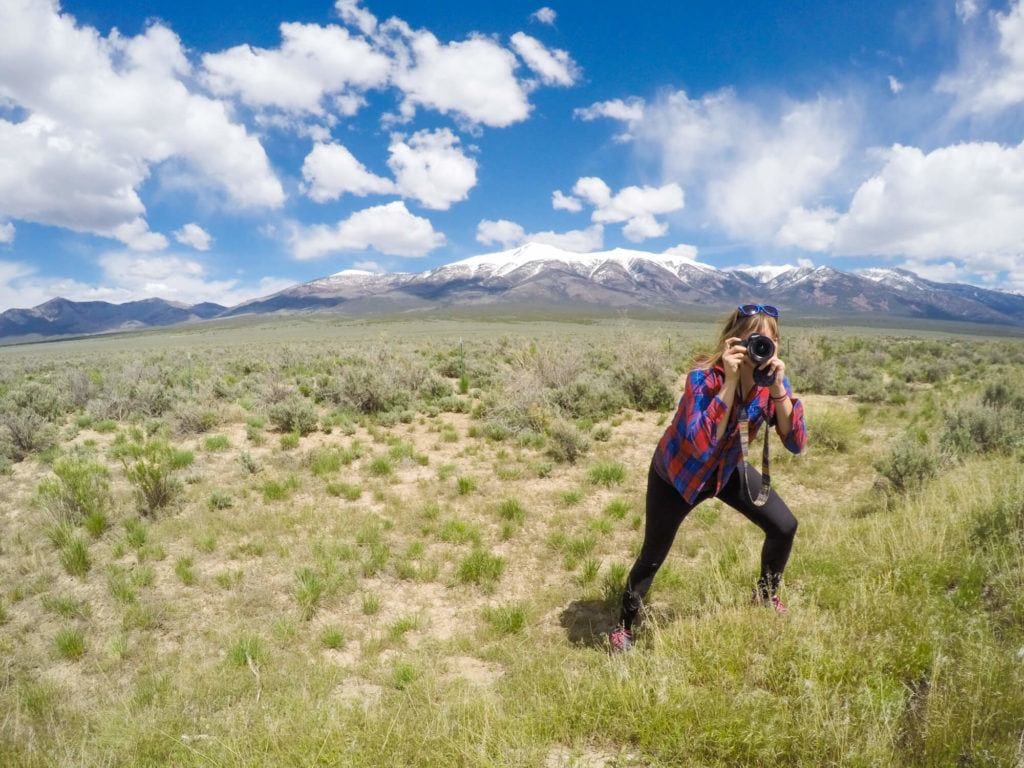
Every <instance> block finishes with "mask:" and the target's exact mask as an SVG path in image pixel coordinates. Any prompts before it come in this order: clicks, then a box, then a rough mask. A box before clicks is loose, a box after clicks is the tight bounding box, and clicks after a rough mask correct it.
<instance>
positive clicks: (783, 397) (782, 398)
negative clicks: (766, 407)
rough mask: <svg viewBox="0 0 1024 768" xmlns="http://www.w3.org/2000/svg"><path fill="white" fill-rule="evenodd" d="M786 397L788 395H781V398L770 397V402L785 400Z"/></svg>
mask: <svg viewBox="0 0 1024 768" xmlns="http://www.w3.org/2000/svg"><path fill="white" fill-rule="evenodd" d="M788 397H789V395H783V396H782V397H772V400H774V401H775V402H778V401H779V400H785V399H786V398H788Z"/></svg>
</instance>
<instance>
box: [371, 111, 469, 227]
mask: <svg viewBox="0 0 1024 768" xmlns="http://www.w3.org/2000/svg"><path fill="white" fill-rule="evenodd" d="M388 152H389V153H390V154H391V157H390V158H389V159H388V166H389V167H390V168H391V170H392V172H394V174H395V184H396V186H397V188H398V191H399V192H400V193H401V194H402V195H403V196H405V197H412V198H414V199H416V200H419V201H420V202H421V203H422V204H423V205H424V206H425V207H427V208H431V209H434V210H447V209H448V208H450V207H451V204H452V203H456V202H459V201H460V200H465V199H466V197H467V195H468V194H469V190H470V189H472V188H473V187H474V186H476V160H474V159H473V158H471V157H468V156H467V155H466V154H464V153H463V151H462V149H461V148H460V147H459V138H458V136H456V135H455V134H454V133H452V132H451V131H450V130H448V129H447V128H440V129H438V130H436V131H426V130H424V131H417V132H416V133H414V134H413V135H412V136H411V137H410V138H409V140H408V141H406V140H405V138H404V137H403V136H401V135H399V134H396V135H394V136H392V139H391V146H390V147H388Z"/></svg>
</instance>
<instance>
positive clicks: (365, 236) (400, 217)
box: [290, 201, 445, 259]
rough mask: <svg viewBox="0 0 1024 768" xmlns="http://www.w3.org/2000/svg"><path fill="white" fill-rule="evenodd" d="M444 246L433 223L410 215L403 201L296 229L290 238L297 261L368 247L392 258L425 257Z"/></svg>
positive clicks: (440, 234)
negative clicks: (339, 219) (330, 221)
mask: <svg viewBox="0 0 1024 768" xmlns="http://www.w3.org/2000/svg"><path fill="white" fill-rule="evenodd" d="M444 243H445V237H444V235H443V234H442V233H440V232H436V231H435V230H434V227H433V225H432V224H431V223H430V220H429V219H425V218H423V217H421V216H414V215H413V214H411V213H409V211H408V209H407V208H406V207H405V203H404V202H402V201H396V202H393V203H388V204H387V205H376V206H373V207H370V208H365V209H363V210H361V211H356V212H355V213H353V214H352V215H351V216H349V217H348V218H347V219H342V220H341V221H339V222H338V223H337V224H335V225H333V226H328V225H324V224H317V225H314V226H311V227H296V228H295V229H294V231H293V232H292V235H291V237H290V246H291V250H292V255H293V256H294V257H295V258H296V259H316V258H319V257H321V256H325V255H326V254H328V253H338V252H345V251H365V250H367V249H369V248H373V249H374V250H376V251H378V252H379V253H383V254H387V255H390V256H407V257H414V256H425V255H426V254H428V253H429V252H430V251H432V250H434V249H435V248H439V247H441V246H442V245H444Z"/></svg>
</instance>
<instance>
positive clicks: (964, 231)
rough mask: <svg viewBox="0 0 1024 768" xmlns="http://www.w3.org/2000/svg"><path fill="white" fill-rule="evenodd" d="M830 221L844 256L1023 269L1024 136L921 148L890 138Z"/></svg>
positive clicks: (988, 270) (990, 269)
mask: <svg viewBox="0 0 1024 768" xmlns="http://www.w3.org/2000/svg"><path fill="white" fill-rule="evenodd" d="M883 159H884V165H883V166H882V168H881V169H880V170H879V171H878V172H877V173H876V174H875V175H874V176H872V177H871V178H869V179H868V180H867V181H865V182H864V183H863V184H861V185H860V187H859V188H858V189H857V191H856V193H855V194H854V195H853V200H852V201H851V203H850V206H849V210H848V211H847V212H846V213H844V214H843V215H842V216H840V217H839V218H838V219H837V220H836V221H835V224H834V228H835V242H834V245H833V250H834V251H835V252H836V253H839V254H847V255H865V256H867V255H876V256H907V257H911V258H916V259H922V260H924V259H931V260H934V259H940V258H946V259H948V258H949V257H953V258H957V259H960V260H961V261H963V263H964V264H965V266H966V267H967V268H968V269H972V270H973V271H976V272H986V273H990V274H997V273H1001V272H1005V271H1010V272H1020V271H1022V270H1024V246H1022V244H1024V143H1021V144H1018V145H1016V146H1003V145H1000V144H996V143H994V142H965V143H961V144H955V145H952V146H948V147H942V148H940V149H936V150H933V151H931V152H928V153H925V152H923V151H922V150H920V149H918V148H917V147H905V146H902V145H899V144H896V145H894V146H893V147H892V148H890V149H889V150H887V151H886V152H885V153H884V154H883Z"/></svg>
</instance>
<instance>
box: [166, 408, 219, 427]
mask: <svg viewBox="0 0 1024 768" xmlns="http://www.w3.org/2000/svg"><path fill="white" fill-rule="evenodd" d="M174 422H175V424H176V425H177V429H178V432H179V433H181V434H183V435H197V434H201V433H203V432H209V431H210V430H211V429H213V428H214V427H216V426H217V424H219V423H220V414H219V413H218V412H217V411H215V410H214V409H212V408H208V407H206V406H203V405H201V404H199V403H196V402H185V403H183V404H181V405H180V406H178V407H177V408H175V410H174Z"/></svg>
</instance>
